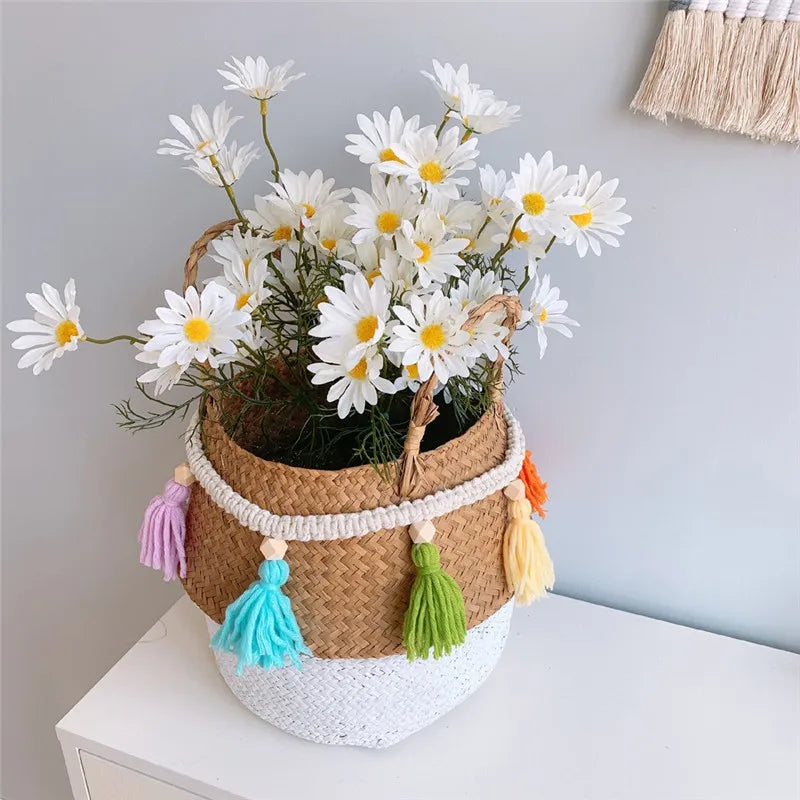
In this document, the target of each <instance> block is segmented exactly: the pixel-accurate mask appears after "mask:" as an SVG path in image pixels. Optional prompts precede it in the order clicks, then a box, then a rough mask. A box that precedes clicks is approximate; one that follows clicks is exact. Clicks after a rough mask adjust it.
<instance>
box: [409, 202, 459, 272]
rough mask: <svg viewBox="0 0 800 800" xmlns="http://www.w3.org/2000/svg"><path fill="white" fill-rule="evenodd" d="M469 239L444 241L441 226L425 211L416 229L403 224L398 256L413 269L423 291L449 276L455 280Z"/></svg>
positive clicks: (430, 210) (435, 215)
mask: <svg viewBox="0 0 800 800" xmlns="http://www.w3.org/2000/svg"><path fill="white" fill-rule="evenodd" d="M468 245H469V239H460V238H459V239H445V227H444V223H443V222H442V221H441V220H440V219H439V216H438V215H437V213H436V212H435V211H434V210H433V209H432V208H426V209H425V210H424V211H423V212H422V213H421V214H420V215H419V216H418V217H417V221H416V224H415V225H412V224H411V223H410V222H409V221H408V220H406V221H405V222H404V223H403V226H402V235H401V236H398V237H397V252H398V253H399V254H400V255H401V256H402V257H403V258H405V259H406V260H407V261H410V262H412V263H413V264H414V266H416V268H417V271H418V274H419V282H420V285H421V286H422V287H423V288H426V287H428V286H430V285H431V283H432V282H434V281H435V282H437V283H443V282H444V281H446V280H447V276H448V275H454V276H458V275H459V274H460V273H459V270H458V267H459V265H461V264H463V263H464V260H463V259H462V258H461V257H460V256H459V255H458V254H459V253H460V252H461V251H462V250H463V249H464V248H465V247H467V246H468Z"/></svg>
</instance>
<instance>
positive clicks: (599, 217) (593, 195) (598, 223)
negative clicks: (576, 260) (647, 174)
mask: <svg viewBox="0 0 800 800" xmlns="http://www.w3.org/2000/svg"><path fill="white" fill-rule="evenodd" d="M617 186H619V180H618V179H617V178H614V179H613V180H610V181H606V182H605V183H603V176H602V175H601V174H600V173H599V172H595V173H594V174H593V175H592V176H591V178H590V177H589V176H588V173H587V172H586V167H584V166H583V164H581V165H580V168H579V169H578V182H577V184H576V185H575V187H574V189H573V190H572V193H573V194H574V195H575V197H577V198H578V199H579V200H580V201H581V202H582V203H583V210H582V212H581V213H580V214H572V215H571V216H570V220H571V221H572V225H570V226H567V233H566V236H565V237H564V243H565V244H574V245H575V246H576V248H577V250H578V255H579V256H580V257H581V258H583V257H584V256H585V255H586V253H587V251H588V250H589V248H590V247H591V248H592V252H593V253H594V254H595V255H597V256H599V255H600V242H601V241H602V242H605V243H606V244H608V245H611V247H619V241H618V240H617V238H616V237H617V236H622V234H623V233H625V231H623V230H622V228H621V227H620V226H621V225H626V224H627V223H629V222H630V221H631V218H630V216H629V215H628V214H624V213H622V212H621V211H620V209H621V208H622V207H623V206H624V205H625V198H624V197H614V192H615V191H616V190H617Z"/></svg>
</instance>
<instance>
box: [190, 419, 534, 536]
mask: <svg viewBox="0 0 800 800" xmlns="http://www.w3.org/2000/svg"><path fill="white" fill-rule="evenodd" d="M503 416H504V418H505V421H506V424H507V426H508V449H507V451H506V457H505V460H504V461H503V463H502V464H498V465H497V466H496V467H492V469H490V470H488V471H487V472H484V473H483V474H482V475H478V476H477V477H476V478H472V479H471V480H468V481H465V482H464V483H462V484H459V485H458V486H454V487H453V488H452V489H442V490H440V491H438V492H434V493H433V494H430V495H427V496H426V497H421V498H419V499H418V500H403V502H402V503H399V504H398V505H391V506H382V507H379V508H370V509H367V510H365V511H355V512H348V513H345V514H312V515H308V516H301V515H290V514H273V513H272V512H271V511H267V510H266V509H264V508H261V507H260V506H257V505H256V504H255V503H251V502H250V501H249V500H247V499H246V498H244V497H242V496H241V495H240V494H239V493H238V492H235V491H234V490H233V489H232V488H231V487H230V486H228V484H227V483H225V481H224V480H223V479H222V478H221V477H220V475H219V473H218V472H217V471H216V470H215V469H214V467H213V465H212V464H211V462H210V461H209V460H208V458H207V457H206V454H205V452H204V451H203V445H202V441H201V434H200V425H199V419H200V417H199V412H195V414H194V415H193V417H192V420H191V422H190V423H189V428H188V430H187V433H186V458H187V461H188V462H189V466H190V467H191V470H192V473H193V474H194V476H195V478H196V479H197V482H198V483H199V484H200V485H201V486H202V487H203V489H204V490H205V491H206V493H207V494H208V496H209V497H210V498H211V499H212V500H213V501H214V502H215V503H216V504H217V505H218V506H219V507H220V508H221V509H222V510H223V511H227V512H228V513H229V514H231V515H232V516H234V517H235V518H236V519H237V520H238V521H239V522H240V523H241V524H242V525H243V526H244V527H245V528H249V529H250V530H251V531H255V532H256V533H260V534H262V535H263V536H270V537H272V538H277V539H292V540H296V541H301V542H310V541H331V540H333V539H349V538H352V537H355V536H364V535H366V534H368V533H374V532H375V531H379V530H382V529H390V528H398V527H401V526H404V525H411V524H412V523H414V522H424V521H425V520H430V519H435V518H436V517H441V516H442V515H444V514H449V513H450V512H451V511H455V510H456V509H459V508H463V507H464V506H469V505H472V504H473V503H477V502H478V501H479V500H483V499H484V498H485V497H488V496H489V495H491V494H494V493H495V492H497V491H499V490H500V489H502V488H503V487H504V486H507V485H508V484H509V483H510V482H511V481H512V480H514V478H516V477H517V475H519V472H520V469H521V468H522V461H523V459H524V457H525V438H524V437H523V435H522V428H521V427H520V425H519V423H518V422H517V420H516V419H515V418H514V416H513V415H512V414H511V412H510V411H509V410H508V409H507V408H505V407H504V408H503Z"/></svg>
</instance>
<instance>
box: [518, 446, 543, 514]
mask: <svg viewBox="0 0 800 800" xmlns="http://www.w3.org/2000/svg"><path fill="white" fill-rule="evenodd" d="M519 478H520V480H521V481H522V482H523V483H524V484H525V497H526V498H527V499H528V502H529V503H530V504H531V508H532V509H533V510H534V511H535V512H536V513H537V514H538V515H539V516H540V517H541V518H542V519H544V518H545V515H546V514H547V512H546V511H545V510H544V504H545V503H546V502H547V484H546V483H543V482H542V479H541V478H540V477H539V473H538V472H537V471H536V465H535V464H534V463H533V461H531V451H530V450H526V451H525V460H524V461H523V462H522V470H521V471H520V473H519Z"/></svg>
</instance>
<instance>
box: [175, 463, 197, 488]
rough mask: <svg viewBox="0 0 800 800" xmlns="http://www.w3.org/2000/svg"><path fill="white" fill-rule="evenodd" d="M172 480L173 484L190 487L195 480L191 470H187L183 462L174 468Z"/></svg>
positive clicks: (187, 467) (186, 465)
mask: <svg viewBox="0 0 800 800" xmlns="http://www.w3.org/2000/svg"><path fill="white" fill-rule="evenodd" d="M173 480H174V481H175V483H179V484H181V486H191V485H192V484H193V483H194V480H195V478H194V475H192V470H191V469H189V465H188V464H187V463H186V462H185V461H184V462H183V463H182V464H178V466H177V467H175V474H174V476H173Z"/></svg>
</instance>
